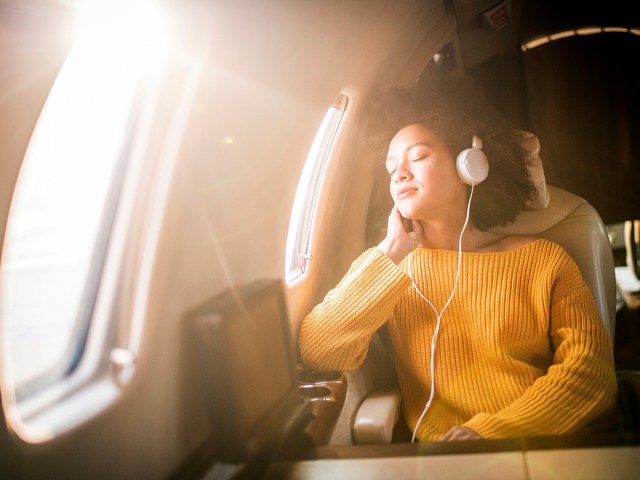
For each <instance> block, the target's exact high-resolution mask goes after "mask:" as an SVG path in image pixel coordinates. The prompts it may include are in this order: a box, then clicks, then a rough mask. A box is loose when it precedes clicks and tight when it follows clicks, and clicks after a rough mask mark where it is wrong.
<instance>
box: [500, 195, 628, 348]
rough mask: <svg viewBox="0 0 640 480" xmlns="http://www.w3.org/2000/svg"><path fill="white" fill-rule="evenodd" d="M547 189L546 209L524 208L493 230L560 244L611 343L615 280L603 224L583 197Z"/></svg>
mask: <svg viewBox="0 0 640 480" xmlns="http://www.w3.org/2000/svg"><path fill="white" fill-rule="evenodd" d="M547 190H548V194H549V196H548V198H549V203H548V206H547V207H546V208H542V209H537V210H525V211H523V212H521V213H520V215H519V216H518V218H517V220H516V221H515V222H514V223H512V224H510V225H508V226H506V227H501V228H496V229H494V231H497V232H501V233H509V234H522V235H536V236H539V237H541V238H546V239H548V240H551V241H553V242H556V243H558V244H559V245H561V246H562V247H564V249H565V250H566V251H567V253H568V254H569V255H570V256H571V258H573V260H574V261H575V262H576V264H577V265H578V268H579V269H580V272H581V273H582V276H583V277H584V280H585V282H586V283H587V285H588V286H589V288H590V289H591V293H592V294H593V297H594V299H595V302H596V304H597V306H598V310H599V312H600V317H601V318H602V322H603V323H604V325H605V327H606V329H607V331H608V332H609V337H610V339H611V344H612V346H613V341H614V334H615V320H616V281H615V268H614V260H613V252H612V249H611V243H610V241H609V236H608V235H607V231H606V229H605V226H604V223H603V222H602V219H601V218H600V215H599V214H598V212H597V211H596V210H595V208H593V206H591V205H590V204H589V202H587V201H586V200H585V199H584V198H581V197H579V196H577V195H574V194H573V193H570V192H567V191H566V190H562V189H560V188H557V187H553V186H551V185H548V186H547Z"/></svg>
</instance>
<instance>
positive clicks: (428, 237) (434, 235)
mask: <svg viewBox="0 0 640 480" xmlns="http://www.w3.org/2000/svg"><path fill="white" fill-rule="evenodd" d="M464 221H465V218H464V217H463V218H462V219H457V220H456V219H447V220H446V221H440V222H436V221H426V222H425V221H422V222H421V223H422V228H423V234H422V242H421V246H422V247H423V248H437V249H442V250H458V244H459V241H460V232H461V231H462V227H463V225H464ZM478 231H479V230H477V229H476V228H475V227H474V225H473V223H472V222H471V221H469V223H468V224H467V227H466V229H465V231H464V235H463V243H462V245H463V250H464V249H465V248H464V247H465V245H468V244H469V243H470V242H469V241H470V237H474V236H475V234H476V232H478Z"/></svg>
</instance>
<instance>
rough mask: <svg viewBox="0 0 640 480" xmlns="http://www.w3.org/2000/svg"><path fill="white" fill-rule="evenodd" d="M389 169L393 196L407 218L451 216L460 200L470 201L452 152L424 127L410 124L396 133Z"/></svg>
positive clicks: (391, 144) (388, 161)
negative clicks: (467, 198)
mask: <svg viewBox="0 0 640 480" xmlns="http://www.w3.org/2000/svg"><path fill="white" fill-rule="evenodd" d="M386 168H387V171H388V172H389V175H390V185H389V189H390V191H391V196H392V197H393V201H394V203H395V204H396V206H397V207H398V210H399V211H400V214H401V215H402V216H403V217H405V218H411V219H416V220H429V219H431V218H434V216H437V215H441V214H448V213H449V211H450V209H451V207H452V206H454V205H455V204H457V201H459V200H460V198H462V199H463V201H464V198H466V193H465V184H464V182H462V180H461V179H460V177H459V176H458V172H457V170H456V165H455V160H454V158H453V156H452V155H451V153H450V152H449V149H448V148H447V146H446V145H445V143H444V142H443V141H442V139H441V138H440V137H438V136H437V135H436V134H434V133H433V132H431V131H430V130H429V129H428V128H426V127H424V126H423V125H420V124H413V125H409V126H406V127H404V128H402V129H401V130H400V131H399V132H398V133H396V135H395V136H394V137H393V139H392V140H391V143H390V144H389V152H388V154H387V160H386ZM454 201H456V202H455V203H454Z"/></svg>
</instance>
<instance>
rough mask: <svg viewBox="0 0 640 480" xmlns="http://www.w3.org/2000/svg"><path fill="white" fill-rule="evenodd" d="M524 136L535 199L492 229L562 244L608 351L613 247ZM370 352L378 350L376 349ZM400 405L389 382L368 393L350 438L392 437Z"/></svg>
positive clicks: (592, 216)
mask: <svg viewBox="0 0 640 480" xmlns="http://www.w3.org/2000/svg"><path fill="white" fill-rule="evenodd" d="M526 141H527V142H528V144H527V145H526V148H527V150H528V151H529V153H530V155H531V159H532V167H531V175H532V179H533V181H534V182H535V183H536V184H537V188H538V193H539V195H538V200H539V201H538V204H537V205H532V206H531V209H530V210H526V211H523V212H521V213H520V215H519V216H518V218H517V220H516V221H515V222H514V223H512V224H511V225H508V226H507V227H501V228H496V229H494V231H497V232H503V233H510V234H523V235H536V236H539V237H542V238H545V239H548V240H551V241H554V242H556V243H558V244H560V245H562V246H563V247H564V248H565V250H566V251H567V253H569V255H570V256H571V257H572V258H573V260H574V261H575V262H576V264H577V265H578V267H579V268H580V271H581V272H582V276H583V277H584V279H585V282H586V283H587V285H588V286H589V288H590V289H591V292H592V294H593V296H594V299H595V302H596V304H597V306H598V310H599V312H600V317H601V319H602V322H603V324H604V326H605V327H606V329H607V331H608V332H609V337H610V340H611V345H612V351H613V341H614V334H615V318H616V317H615V315H616V280H615V269H614V260H613V252H612V249H611V243H610V241H609V237H608V235H607V231H606V229H605V226H604V224H603V222H602V219H601V218H600V215H599V214H598V212H597V211H596V210H595V209H594V208H593V206H591V205H590V204H589V203H588V202H587V201H586V200H585V199H583V198H581V197H579V196H577V195H574V194H572V193H570V192H567V191H566V190H563V189H560V188H556V187H553V186H547V185H546V183H545V180H544V172H543V170H542V163H541V161H540V157H539V155H538V153H539V150H540V144H539V142H538V140H537V138H536V137H535V136H533V135H530V136H529V137H528V138H527V140H526ZM375 351H378V352H379V351H380V349H379V348H378V349H377V350H374V352H375ZM374 352H370V354H371V353H374ZM370 370H371V369H370ZM399 406H400V395H399V392H398V391H397V389H395V388H393V387H390V388H389V389H387V390H386V391H382V392H381V391H376V392H372V394H369V395H368V396H367V397H366V398H365V400H364V401H363V402H362V404H361V406H360V407H359V408H358V411H357V414H356V416H355V421H354V425H353V438H354V442H355V443H358V444H366V443H389V442H391V439H392V432H393V426H394V424H395V422H396V420H397V418H398V417H399V412H398V410H397V409H399ZM393 409H396V410H395V411H394V410H393Z"/></svg>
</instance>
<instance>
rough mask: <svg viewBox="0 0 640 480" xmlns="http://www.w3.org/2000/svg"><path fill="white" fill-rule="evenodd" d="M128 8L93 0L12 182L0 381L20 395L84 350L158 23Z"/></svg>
mask: <svg viewBox="0 0 640 480" xmlns="http://www.w3.org/2000/svg"><path fill="white" fill-rule="evenodd" d="M117 5H119V6H120V7H121V8H120V9H118V8H113V6H117ZM135 5H137V4H136V3H135V2H133V3H129V2H127V3H126V5H123V2H115V3H112V4H109V2H102V3H99V2H98V3H97V2H93V4H92V7H94V8H92V9H91V10H86V11H84V12H83V16H82V17H81V23H80V24H79V27H80V28H79V29H78V36H77V39H76V43H75V44H74V47H73V49H72V50H71V51H70V53H69V55H68V57H67V59H66V61H65V63H64V65H63V67H62V69H61V70H60V73H59V75H58V77H57V79H56V82H55V84H54V86H53V88H52V89H51V92H50V94H49V97H48V99H47V101H46V104H45V106H44V108H43V110H42V112H41V115H40V118H39V120H38V123H37V126H36V128H35V130H34V133H33V135H32V138H31V141H30V144H29V147H28V150H27V153H26V155H25V158H24V160H23V164H22V168H21V171H20V174H19V178H18V181H17V184H16V187H15V191H14V195H13V199H12V203H11V210H10V214H9V219H8V223H7V230H6V235H5V240H4V247H3V251H2V253H3V257H2V264H1V267H0V275H1V277H0V279H1V286H0V302H1V304H0V314H1V317H0V318H1V319H2V324H1V325H0V326H1V328H2V339H3V344H2V353H3V357H2V374H3V379H4V382H3V388H7V389H9V391H10V392H11V393H12V394H13V395H15V400H16V401H18V402H20V401H21V400H22V399H24V398H27V397H29V396H30V395H31V394H32V393H34V392H36V391H40V390H41V389H42V388H43V387H44V386H46V385H50V384H51V383H52V382H54V381H56V380H58V379H60V378H63V377H65V376H66V375H68V374H69V373H70V372H72V371H73V370H74V368H75V367H76V366H77V365H78V362H79V360H80V358H81V357H82V354H83V353H84V352H83V351H84V347H85V339H86V337H87V332H88V329H89V323H90V318H91V314H92V308H93V303H94V299H95V296H96V292H97V290H98V284H99V281H100V273H101V270H102V265H103V261H104V258H105V255H106V251H107V243H108V237H109V232H110V229H111V225H112V223H113V218H114V214H115V213H114V212H115V208H116V204H117V199H118V189H119V186H120V183H121V179H122V174H123V168H124V156H125V153H126V152H125V149H126V146H127V143H128V141H129V140H130V139H129V138H128V132H129V127H131V125H132V122H133V121H134V114H135V111H136V109H135V104H136V102H135V97H136V93H137V92H139V89H140V88H141V85H140V83H141V81H142V80H143V78H144V75H145V73H146V72H147V71H148V70H149V68H150V65H151V63H150V62H156V61H157V60H158V59H159V58H160V57H159V56H157V55H154V53H155V52H158V51H159V46H161V45H162V42H161V41H160V40H161V38H162V36H161V35H160V30H159V23H158V21H159V20H158V21H156V19H155V18H154V17H153V16H152V15H149V13H150V12H149V11H148V9H147V10H144V9H143V10H141V11H140V12H136V9H135V8H134V7H135ZM140 5H142V4H140ZM96 6H100V7H101V8H99V9H97V8H96ZM125 6H126V9H123V8H122V7H125ZM107 7H110V8H107ZM123 11H126V12H127V14H124V13H123ZM86 12H89V13H86ZM135 13H139V14H140V15H142V16H136V15H135ZM141 18H143V19H144V21H141V20H140V19H141ZM154 22H155V23H154ZM146 23H149V24H150V25H152V27H153V30H152V31H149V30H145V29H144V28H143V27H144V26H145V24H146ZM82 27H84V28H82ZM114 32H117V35H114ZM154 32H157V33H158V35H154ZM5 393H7V392H5V391H3V394H5ZM7 396H9V395H7ZM7 396H5V398H6V397H7Z"/></svg>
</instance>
